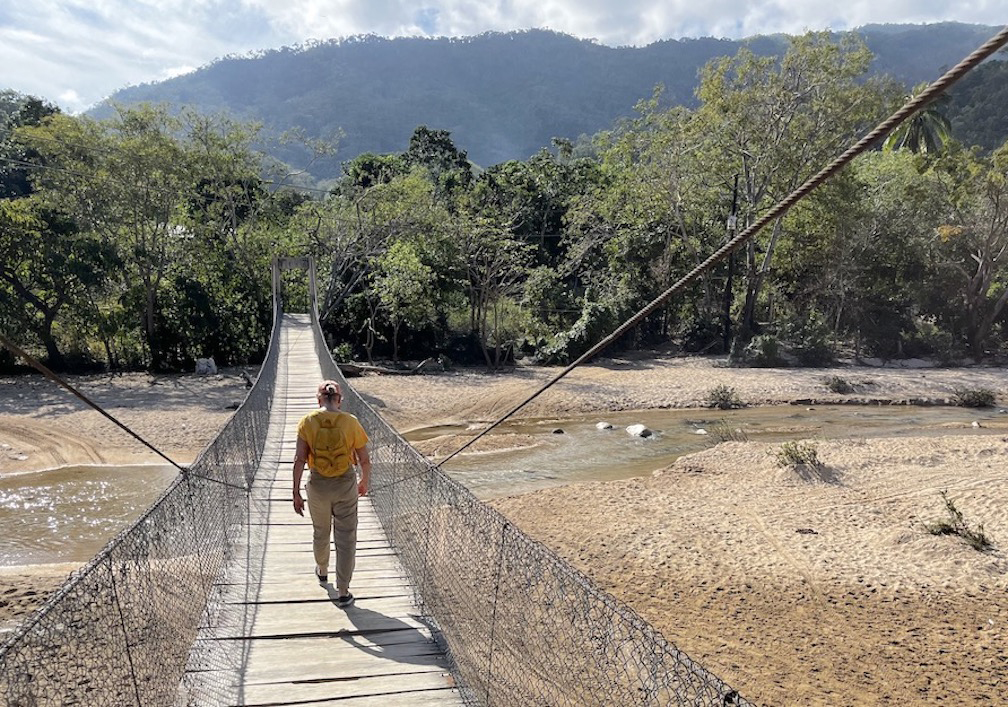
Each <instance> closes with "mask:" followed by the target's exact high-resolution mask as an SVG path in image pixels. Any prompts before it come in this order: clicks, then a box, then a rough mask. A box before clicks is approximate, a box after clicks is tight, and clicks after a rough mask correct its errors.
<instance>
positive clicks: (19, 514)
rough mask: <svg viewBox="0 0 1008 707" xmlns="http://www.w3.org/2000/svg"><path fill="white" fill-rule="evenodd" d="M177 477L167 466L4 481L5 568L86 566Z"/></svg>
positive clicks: (59, 472) (0, 555)
mask: <svg viewBox="0 0 1008 707" xmlns="http://www.w3.org/2000/svg"><path fill="white" fill-rule="evenodd" d="M177 473H178V471H177V470H176V469H175V467H173V466H170V465H167V464H166V465H163V466H162V465H156V464H147V465H134V466H104V465H95V466H67V467H60V468H58V469H51V470H48V471H37V472H30V473H24V474H14V475H10V476H2V477H0V528H2V532H0V566H11V565H24V564H36V563H49V562H81V563H84V562H87V561H88V560H90V559H91V558H92V557H94V555H96V554H97V553H98V551H99V550H101V549H102V548H103V547H104V546H105V545H106V544H107V543H108V541H109V540H111V539H112V538H113V537H115V535H116V534H117V533H118V532H119V531H121V530H122V529H123V528H125V527H126V526H128V525H129V524H130V523H131V522H132V521H134V520H135V519H136V518H137V517H139V515H140V514H141V513H142V512H143V511H144V510H146V509H147V508H148V507H149V506H150V505H151V503H153V502H154V501H155V500H157V498H158V497H159V496H160V495H161V493H162V492H163V491H164V490H165V489H166V488H168V485H169V484H170V483H171V481H172V479H173V478H174V477H175V475H176V474H177Z"/></svg>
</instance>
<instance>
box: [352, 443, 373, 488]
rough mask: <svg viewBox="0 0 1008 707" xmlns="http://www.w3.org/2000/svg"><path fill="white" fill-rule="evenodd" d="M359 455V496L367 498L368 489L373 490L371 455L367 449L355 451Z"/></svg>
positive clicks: (362, 448)
mask: <svg viewBox="0 0 1008 707" xmlns="http://www.w3.org/2000/svg"><path fill="white" fill-rule="evenodd" d="M354 451H355V452H356V454H357V463H358V464H360V470H361V479H360V481H359V482H358V483H357V495H358V496H367V493H368V489H369V488H371V455H370V454H368V450H367V447H366V446H364V447H361V448H360V449H357V450H354Z"/></svg>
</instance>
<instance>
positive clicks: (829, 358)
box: [780, 312, 834, 366]
mask: <svg viewBox="0 0 1008 707" xmlns="http://www.w3.org/2000/svg"><path fill="white" fill-rule="evenodd" d="M780 333H781V336H782V337H783V338H784V339H785V340H786V341H787V342H788V347H789V348H790V350H791V352H792V353H793V354H794V355H795V356H796V357H797V358H798V362H799V363H800V364H801V365H803V366H828V365H830V364H831V363H833V360H834V356H833V345H832V344H831V343H830V340H829V339H830V333H831V332H830V329H829V327H827V326H826V323H825V321H824V320H823V318H822V317H821V316H820V315H819V314H818V313H817V312H812V313H811V314H810V315H809V316H807V317H801V316H797V315H796V316H794V317H791V318H789V319H787V320H786V321H785V322H784V323H783V324H782V325H781V327H780Z"/></svg>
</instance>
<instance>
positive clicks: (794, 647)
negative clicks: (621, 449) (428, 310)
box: [353, 358, 1008, 705]
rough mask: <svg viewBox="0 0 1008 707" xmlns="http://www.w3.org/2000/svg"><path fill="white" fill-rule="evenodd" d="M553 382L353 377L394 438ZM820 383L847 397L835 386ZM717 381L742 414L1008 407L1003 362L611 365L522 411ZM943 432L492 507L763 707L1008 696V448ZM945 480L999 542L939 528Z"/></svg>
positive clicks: (984, 700) (732, 459)
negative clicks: (858, 406) (816, 408)
mask: <svg viewBox="0 0 1008 707" xmlns="http://www.w3.org/2000/svg"><path fill="white" fill-rule="evenodd" d="M555 372H556V371H555V370H554V369H546V370H543V369H534V368H529V369H519V370H518V371H516V372H514V373H511V374H507V375H496V376H495V375H489V376H488V375H487V374H484V373H480V372H476V371H457V372H449V373H445V374H441V375H437V376H424V377H410V378H406V377H395V378H390V377H386V378H382V377H366V378H361V379H355V380H354V381H353V382H354V384H355V385H356V387H357V389H358V390H360V391H361V392H362V393H363V394H364V395H365V396H366V398H367V399H368V400H369V401H370V402H371V403H372V404H373V405H374V406H375V407H376V408H377V409H378V410H379V411H380V412H381V413H382V414H383V415H384V416H385V417H386V419H389V420H390V421H392V422H393V423H394V424H396V425H397V426H398V427H399V429H400V430H401V431H407V430H413V429H417V428H422V427H427V426H434V425H440V424H455V425H457V424H469V425H472V426H473V427H474V428H476V429H478V428H479V427H480V425H479V424H477V423H480V422H486V421H491V420H493V419H494V418H495V417H496V416H498V415H500V414H502V413H503V412H506V411H507V410H509V409H511V408H512V407H513V406H514V405H516V404H517V403H518V402H520V401H521V400H522V399H523V398H524V397H526V396H527V395H528V394H529V393H530V392H531V391H532V389H534V387H535V386H536V385H537V384H541V383H543V382H545V381H546V380H548V378H549V376H551V375H553V374H554V373H555ZM832 376H840V377H843V378H844V379H845V380H846V381H848V382H850V383H853V384H854V385H855V391H854V392H853V393H851V394H846V395H843V394H835V393H831V392H829V390H828V389H827V387H826V386H825V384H824V381H825V380H827V379H828V378H830V377H832ZM716 385H727V386H730V387H732V388H733V389H734V390H735V391H736V393H737V394H738V396H739V398H740V399H741V400H742V401H743V402H745V403H748V404H777V403H789V402H795V401H808V402H809V403H811V402H815V403H816V404H821V403H827V402H836V403H846V402H851V401H852V400H861V401H867V400H870V401H874V402H876V403H879V402H882V403H885V402H896V403H906V402H909V401H915V402H917V403H935V402H942V401H945V400H947V399H949V398H952V397H954V395H955V392H956V391H957V390H960V389H977V388H987V389H990V390H992V391H994V392H995V393H996V394H997V397H998V401H999V403H1000V404H1002V405H1003V404H1005V402H1008V371H1006V370H1004V369H1001V368H989V367H963V368H953V369H935V368H926V367H922V363H921V362H909V365H906V366H885V367H866V366H842V367H837V368H832V369H736V368H727V367H724V365H723V362H722V361H720V360H718V359H710V358H688V359H683V358H679V359H667V358H656V359H649V360H639V359H636V360H635V359H617V360H607V361H604V362H602V364H601V365H593V366H588V367H585V368H583V369H578V370H576V371H575V372H574V373H572V374H571V375H570V376H569V377H568V378H567V379H565V380H564V381H561V382H560V383H559V384H557V385H556V386H555V387H553V388H551V389H549V390H547V391H546V392H545V393H544V394H543V395H542V396H541V397H540V398H538V399H537V400H536V401H534V402H533V403H532V404H531V405H530V406H528V408H526V409H525V410H523V411H522V412H521V415H523V416H529V417H556V416H562V415H564V414H574V413H590V412H598V413H600V418H601V416H602V415H601V414H602V413H605V412H607V411H614V410H641V411H646V410H653V409H660V408H670V407H696V406H702V405H704V404H705V401H706V400H707V399H708V397H709V396H708V392H709V391H710V389H711V388H712V387H714V386H716ZM643 417H646V415H642V418H643ZM950 432H951V433H952V435H950V436H947V437H926V438H888V439H887V438H881V439H871V440H861V439H851V440H834V441H817V442H816V445H817V448H816V449H817V454H818V456H819V458H820V459H821V461H822V462H823V466H822V467H820V468H806V467H796V466H787V467H781V466H779V465H778V463H777V460H776V457H775V452H776V451H777V450H778V449H779V445H767V444H763V443H755V442H726V443H722V444H720V445H717V446H716V447H714V448H712V449H710V450H708V451H705V452H702V453H699V454H694V455H690V456H688V457H683V458H681V459H680V460H678V461H677V462H676V463H675V464H674V465H673V466H671V467H670V468H668V469H663V470H656V473H655V475H653V476H650V477H645V478H638V479H631V480H628V481H612V482H590V483H582V484H572V485H568V486H565V487H562V488H553V489H547V490H542V491H537V492H534V493H529V494H525V495H522V496H515V497H511V498H501V499H497V500H495V501H492V503H493V505H495V506H496V507H497V508H498V509H500V510H501V511H502V512H503V513H504V514H505V515H507V516H508V517H509V518H510V519H511V520H512V521H513V522H514V523H515V524H516V525H518V526H519V527H521V528H522V529H523V530H524V531H525V532H527V533H529V534H530V535H531V536H532V537H534V538H535V539H537V540H539V541H541V542H543V543H544V544H546V545H547V546H549V547H551V548H552V549H554V550H555V551H557V552H558V553H559V554H561V555H562V556H564V557H566V558H567V559H568V560H569V561H570V562H571V563H572V564H573V565H574V566H575V567H577V568H578V569H579V570H581V571H583V572H584V573H586V574H587V575H589V576H590V577H592V578H593V579H594V580H595V581H596V582H597V583H598V584H599V585H600V586H601V587H602V588H603V589H605V590H606V591H608V592H610V593H612V594H613V595H614V596H616V597H617V598H618V599H620V600H621V601H623V602H624V603H626V604H628V605H629V606H630V607H632V608H633V609H634V610H635V611H637V612H638V613H639V614H641V616H643V617H644V618H645V619H646V620H648V621H649V622H650V623H652V624H653V625H654V626H655V627H657V628H658V629H659V630H660V631H661V632H662V633H663V635H665V636H666V637H667V638H669V639H670V640H671V641H673V642H674V643H675V644H676V645H677V646H678V647H679V648H681V649H682V650H684V651H685V652H686V653H687V654H689V655H690V656H691V657H693V658H694V659H696V660H698V661H699V662H700V663H701V664H702V665H704V666H705V667H706V668H707V669H709V670H711V671H712V672H714V673H715V674H716V675H718V676H720V677H721V678H722V679H724V680H726V681H727V682H728V683H729V684H731V685H732V686H733V687H735V688H736V689H738V690H739V691H740V692H741V693H742V694H743V695H744V696H746V697H747V698H748V699H750V700H752V701H754V702H756V703H758V704H768V705H878V704H913V705H938V704H941V705H979V704H1006V703H1008V697H1006V695H1005V689H1006V685H1008V628H1006V624H1008V560H1006V552H1005V548H1008V464H1006V462H1005V460H1006V459H1008V438H1005V437H1002V436H1000V435H996V434H995V435H989V436H982V437H981V436H971V437H964V436H961V434H960V435H959V436H956V435H955V431H954V430H950ZM461 439H463V438H462V437H460V436H453V437H448V436H444V437H439V438H435V440H428V441H426V442H425V443H424V444H425V446H424V447H423V451H425V452H427V453H429V454H443V453H444V450H445V449H448V448H450V447H451V446H452V445H455V446H456V447H457V446H458V445H457V444H456V443H458V442H460V441H461ZM484 439H487V438H484ZM479 447H480V443H477V445H475V449H476V451H477V453H480V449H479ZM942 491H946V492H947V494H948V497H949V498H950V499H952V501H953V503H954V504H955V505H956V507H957V508H958V509H959V510H960V511H962V513H963V514H964V518H965V520H966V522H967V523H968V524H969V525H970V526H971V527H973V528H974V529H975V528H976V526H977V525H978V524H983V530H984V533H985V534H986V535H988V536H989V537H990V538H991V539H993V541H994V549H993V550H992V551H989V552H978V551H976V550H974V549H972V548H971V547H970V546H969V545H967V544H966V543H965V542H964V541H963V540H962V539H961V538H959V537H956V536H936V535H932V534H931V533H930V532H929V530H928V526H929V525H930V524H934V523H937V522H938V521H941V520H945V519H947V518H948V512H947V510H946V509H945V506H944V502H943V500H942V497H941V492H942ZM585 509H592V512H590V513H586V512H585Z"/></svg>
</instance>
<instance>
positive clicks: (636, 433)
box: [626, 425, 654, 438]
mask: <svg viewBox="0 0 1008 707" xmlns="http://www.w3.org/2000/svg"><path fill="white" fill-rule="evenodd" d="M626 431H627V434H628V435H630V436H631V437H644V438H647V437H653V436H654V432H652V431H651V430H650V429H648V427H647V426H646V425H630V426H629V427H627V428H626Z"/></svg>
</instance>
